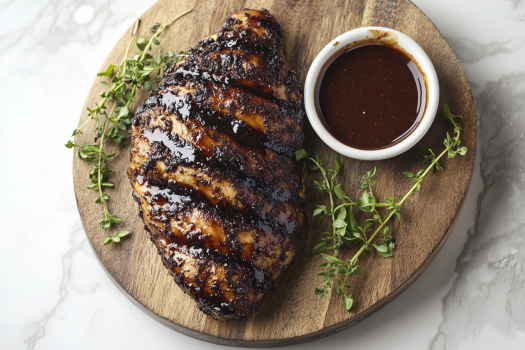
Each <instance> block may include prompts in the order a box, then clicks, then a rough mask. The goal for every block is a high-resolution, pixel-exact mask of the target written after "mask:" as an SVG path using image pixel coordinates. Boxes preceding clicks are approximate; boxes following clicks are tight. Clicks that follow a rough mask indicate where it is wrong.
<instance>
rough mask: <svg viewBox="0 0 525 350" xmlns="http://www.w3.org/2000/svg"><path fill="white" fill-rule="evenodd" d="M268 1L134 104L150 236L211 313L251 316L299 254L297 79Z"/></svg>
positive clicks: (137, 172)
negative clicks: (295, 156)
mask: <svg viewBox="0 0 525 350" xmlns="http://www.w3.org/2000/svg"><path fill="white" fill-rule="evenodd" d="M282 43H283V33H282V30H281V29H280V27H279V25H278V24H277V22H276V21H275V19H274V18H273V17H272V16H271V15H270V14H269V13H268V12H267V11H253V10H247V11H239V12H236V13H233V14H232V15H230V16H229V17H228V18H227V19H226V20H225V21H224V28H223V30H221V31H220V32H219V33H218V34H216V35H213V36H212V37H209V38H207V39H205V40H203V41H201V42H200V43H199V44H198V45H197V47H196V48H194V49H191V50H190V51H189V55H188V56H187V57H186V59H185V60H183V61H181V62H179V63H178V64H176V65H174V66H173V67H171V68H170V69H168V70H167V71H166V74H165V76H164V77H163V79H162V83H161V85H160V86H159V88H158V89H157V90H155V91H153V92H152V93H151V94H150V96H149V97H148V99H147V100H146V101H145V102H144V104H143V105H142V106H141V107H140V108H139V109H138V110H137V113H136V115H135V118H134V120H133V125H132V142H131V162H130V167H129V170H128V174H129V178H130V180H131V184H132V186H133V191H134V198H135V200H136V201H137V202H138V204H139V208H140V216H141V217H142V219H143V221H144V225H145V228H146V230H147V231H148V232H149V233H150V236H151V240H152V241H153V242H154V243H155V245H156V246H157V250H158V253H159V254H160V255H161V257H162V260H163V262H164V265H165V266H166V267H167V268H168V270H169V271H170V273H171V274H173V276H174V277H175V281H176V282H177V284H178V285H179V286H180V287H181V288H182V289H183V290H184V291H185V292H187V293H188V294H189V295H191V296H192V297H193V299H194V300H195V301H196V302H197V303H198V305H199V308H200V309H201V310H202V311H203V312H204V313H206V314H209V315H212V316H213V317H215V318H218V319H228V318H236V317H240V316H247V315H249V314H251V313H253V312H256V311H258V308H259V303H260V301H261V300H262V299H263V298H264V296H265V294H266V293H267V292H268V291H269V289H270V288H271V286H272V284H273V281H274V280H275V279H276V278H277V277H279V276H280V275H281V274H282V272H283V271H284V270H285V269H286V268H287V267H288V265H289V264H290V262H291V261H292V259H293V257H294V255H295V252H296V251H297V249H298V246H299V243H300V234H301V232H302V230H303V228H304V220H305V215H304V209H303V207H304V199H305V197H304V189H303V185H302V181H301V178H300V176H299V173H298V171H297V169H296V165H295V163H294V162H293V161H292V160H291V159H290V157H291V156H292V155H293V154H294V153H295V151H297V150H298V149H300V148H301V147H302V143H303V140H304V135H303V132H302V123H303V117H304V110H303V104H302V96H301V90H300V86H299V83H298V81H297V79H296V78H295V73H294V72H293V71H292V70H291V69H290V68H289V67H288V64H287V63H286V61H285V59H284V56H283V53H284V48H283V46H282Z"/></svg>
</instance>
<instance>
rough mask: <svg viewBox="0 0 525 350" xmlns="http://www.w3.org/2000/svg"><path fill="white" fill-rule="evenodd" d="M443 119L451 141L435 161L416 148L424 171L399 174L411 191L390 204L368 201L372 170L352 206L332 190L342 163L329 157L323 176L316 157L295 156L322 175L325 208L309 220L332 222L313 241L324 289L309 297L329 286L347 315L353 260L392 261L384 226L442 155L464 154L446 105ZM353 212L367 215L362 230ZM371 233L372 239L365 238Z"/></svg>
mask: <svg viewBox="0 0 525 350" xmlns="http://www.w3.org/2000/svg"><path fill="white" fill-rule="evenodd" d="M440 114H441V115H443V116H445V117H446V118H447V119H448V121H449V122H450V123H451V124H452V126H453V127H454V133H455V136H454V137H451V136H450V135H449V133H448V132H447V137H446V138H445V140H444V141H443V144H444V145H445V150H444V151H443V152H441V153H440V154H439V155H438V156H436V155H435V154H434V152H433V151H432V150H431V149H428V154H427V149H424V148H418V149H417V152H418V153H419V154H421V155H422V156H423V157H424V161H423V163H430V165H429V166H428V167H427V168H426V169H422V170H419V171H418V172H417V173H415V174H414V173H411V172H405V173H404V174H405V175H406V176H408V177H409V178H411V179H412V182H413V184H412V187H411V188H410V190H409V191H408V192H407V193H406V194H405V196H403V195H402V194H399V196H398V197H397V201H396V199H394V198H393V197H386V198H385V202H384V203H380V202H379V200H378V199H377V198H376V197H375V196H374V193H373V191H372V185H373V184H375V183H377V180H375V179H373V176H374V175H375V173H376V168H375V167H374V168H373V169H372V170H371V171H368V172H367V173H366V174H365V175H363V180H364V182H363V184H362V185H361V188H362V189H364V191H363V193H362V195H361V197H360V198H359V200H358V201H357V202H354V201H352V200H351V199H350V198H349V197H348V196H347V195H346V194H345V192H344V191H343V190H342V189H341V184H336V183H335V182H334V179H335V177H336V175H337V174H338V173H339V172H340V171H341V168H342V167H343V163H342V162H341V160H340V159H339V156H336V157H335V165H336V166H335V169H328V170H325V169H324V168H323V166H322V162H323V160H324V159H319V155H318V154H317V152H315V156H314V157H313V158H311V157H309V156H308V154H307V153H306V151H305V150H299V151H297V152H296V154H295V156H296V159H297V160H300V159H303V158H306V159H308V161H309V167H310V169H311V170H319V171H320V172H321V174H322V175H323V181H322V182H318V181H314V185H315V187H316V188H317V189H318V190H319V191H320V192H321V193H323V194H324V193H327V194H328V196H329V199H330V205H329V207H326V206H325V205H316V206H317V209H315V210H314V212H313V216H318V215H320V217H319V220H322V219H324V218H326V217H330V218H331V219H332V231H331V232H322V234H323V235H324V236H325V237H323V238H321V239H319V240H318V242H319V243H318V244H317V245H316V246H315V247H314V248H313V251H312V253H313V254H319V253H320V254H321V256H322V257H323V258H324V259H325V260H326V263H323V264H321V265H319V267H321V268H324V269H327V270H326V271H323V272H320V273H318V275H319V276H321V281H322V282H323V283H324V285H323V287H322V288H316V289H315V291H314V292H315V294H316V295H320V297H321V299H323V298H324V297H325V296H326V295H327V294H328V291H329V290H330V289H331V288H333V287H334V286H335V288H336V290H337V293H338V295H342V296H343V297H344V301H345V310H347V311H348V310H350V309H351V308H352V305H353V303H354V300H353V299H352V293H351V292H347V290H348V289H350V285H349V284H347V279H348V277H350V276H352V275H359V274H361V273H363V269H362V268H361V267H359V266H358V265H357V262H358V260H359V258H360V257H361V256H362V255H363V253H364V252H365V251H368V252H369V253H370V254H371V255H374V252H375V253H377V254H378V255H380V256H382V257H384V258H388V257H390V256H392V255H393V250H394V248H395V244H394V239H393V237H392V236H391V235H390V228H389V227H388V226H386V225H387V223H388V222H389V221H390V219H391V218H392V217H394V216H395V217H396V218H397V219H398V220H401V206H402V205H403V203H404V202H405V201H406V200H407V198H408V197H409V196H410V195H412V194H413V193H415V192H417V191H418V190H419V189H420V187H421V182H422V181H423V179H424V178H425V176H426V175H427V174H428V173H429V172H430V171H432V172H433V171H435V170H437V171H440V172H441V171H443V167H442V166H441V164H440V163H439V160H440V159H441V158H442V157H443V156H444V155H445V154H446V155H447V158H448V159H451V158H454V157H455V156H456V154H460V155H462V156H463V155H465V154H466V153H467V147H464V146H461V141H460V139H459V136H460V133H461V130H462V129H461V127H460V126H459V125H458V124H457V123H456V121H455V119H457V118H463V117H462V116H460V115H453V114H452V113H450V110H449V108H448V105H447V104H445V105H444V106H443V112H442V113H440ZM334 195H335V196H336V197H337V198H338V199H339V204H337V205H336V203H335V202H334ZM354 206H357V207H359V209H360V210H361V211H363V212H366V213H371V214H372V218H369V219H367V220H366V222H365V225H364V226H360V225H359V224H358V222H357V221H356V219H355V217H354V215H353V211H352V210H353V207H354ZM378 208H383V209H384V210H387V211H388V212H387V214H386V215H385V216H384V217H381V214H380V213H379V211H378ZM370 232H372V234H369V233H370ZM379 232H382V238H381V241H380V242H379V241H374V239H375V238H376V235H377V234H378V233H379ZM357 244H361V247H360V248H359V250H358V251H357V253H355V255H354V256H353V257H352V258H348V259H346V261H342V260H340V259H339V258H338V256H339V249H340V248H341V247H343V246H345V247H347V248H351V247H353V246H355V245H357ZM328 250H332V251H333V254H332V255H328V254H325V253H323V252H325V251H328Z"/></svg>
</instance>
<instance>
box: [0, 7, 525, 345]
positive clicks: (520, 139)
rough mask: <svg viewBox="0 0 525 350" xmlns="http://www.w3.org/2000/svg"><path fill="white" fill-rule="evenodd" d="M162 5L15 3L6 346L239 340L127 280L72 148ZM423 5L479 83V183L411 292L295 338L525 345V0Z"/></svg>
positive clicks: (475, 87)
mask: <svg viewBox="0 0 525 350" xmlns="http://www.w3.org/2000/svg"><path fill="white" fill-rule="evenodd" d="M153 2H154V1H153V0H112V1H110V0H40V1H37V0H17V1H14V0H12V1H9V0H0V47H1V48H2V51H1V53H0V67H2V69H0V82H2V83H1V86H0V91H1V93H0V95H1V96H3V97H2V101H4V102H3V103H2V113H1V116H0V118H1V119H0V121H1V123H2V124H1V127H0V144H1V148H0V149H1V150H2V151H3V154H2V155H3V156H2V158H3V161H2V166H1V167H2V171H1V172H0V183H1V184H2V185H3V188H4V189H3V191H2V201H1V202H0V207H1V209H0V219H1V222H2V226H3V229H2V240H3V241H2V244H1V245H0V273H1V278H2V287H1V288H0V315H1V317H0V348H1V349H53V350H54V349H121V348H126V349H144V348H163V349H172V348H179V349H181V348H184V347H189V348H198V349H222V348H223V347H219V346H217V345H213V344H208V343H204V342H201V341H198V340H195V339H192V338H189V337H186V336H183V335H181V334H179V333H176V332H174V331H172V330H170V329H168V328H166V327H164V326H162V325H160V324H159V323H157V322H156V321H154V320H153V319H151V318H150V317H149V316H147V315H145V314H144V313H142V312H141V311H140V310H139V309H138V308H136V307H135V306H133V305H132V304H131V303H130V302H129V301H128V300H127V299H126V298H125V297H124V295H122V294H121V292H119V291H118V290H117V288H115V286H114V285H113V284H112V282H111V281H110V279H109V278H108V276H107V275H106V273H105V272H104V270H103V269H102V267H101V265H100V264H99V262H98V261H97V259H96V258H95V256H94V255H93V252H92V250H91V248H90V246H89V243H88V242H87V239H86V236H85V234H84V231H83V229H82V224H81V222H80V218H79V216H78V212H77V208H76V203H75V198H74V194H73V184H72V176H71V153H70V152H68V151H67V150H66V149H65V148H64V146H63V143H64V142H65V141H66V139H67V136H68V134H70V132H71V130H73V129H74V128H75V127H76V125H77V121H78V113H79V109H80V106H82V104H83V102H84V98H85V95H86V93H87V91H88V89H89V87H90V85H91V83H92V81H93V77H94V75H95V74H96V73H97V71H98V69H99V68H100V65H101V62H102V60H103V58H104V56H105V55H104V54H102V56H101V53H105V52H106V53H107V52H109V51H110V49H111V48H112V47H113V45H114V44H115V42H116V41H117V39H118V38H119V37H120V36H121V35H122V33H123V32H124V31H125V29H126V28H128V27H129V26H130V25H131V24H132V23H133V21H134V20H135V18H136V17H137V16H139V15H140V14H141V13H143V12H144V11H145V10H146V9H147V8H148V7H149V6H150V5H151V4H152V3H153ZM414 2H415V4H416V5H418V6H419V7H420V8H421V9H422V10H423V11H424V12H425V13H426V14H427V15H428V16H429V17H430V19H431V20H432V21H433V22H434V23H435V24H436V26H437V27H438V28H439V30H440V31H441V32H442V33H443V34H444V36H445V37H446V39H447V40H448V42H449V43H450V45H451V46H452V48H453V49H454V51H455V52H456V54H457V55H458V57H459V59H460V61H461V63H462V64H463V67H464V69H465V71H466V74H467V77H468V79H469V81H470V84H471V87H472V92H473V94H474V98H475V101H476V110H477V115H478V120H479V129H478V130H479V143H478V145H479V146H478V147H479V148H478V153H477V163H476V167H475V173H474V178H473V182H472V186H471V189H470V192H469V194H468V197H467V199H466V203H465V205H464V208H463V211H462V212H461V215H460V217H459V219H458V221H457V224H456V226H455V228H454V230H453V232H452V233H451V235H450V238H449V239H448V241H447V242H446V243H445V245H444V247H443V249H442V251H441V252H440V253H439V255H438V256H437V258H436V259H435V260H434V262H433V263H432V264H431V266H430V267H429V268H428V269H427V270H426V271H425V272H424V273H423V274H422V276H421V277H420V278H419V279H418V280H417V281H416V282H415V283H414V284H413V285H412V286H411V287H410V288H408V290H407V291H406V292H405V293H403V294H402V295H401V296H400V297H399V298H397V299H396V300H394V301H393V302H392V303H390V304H388V305H387V306H386V307H384V308H383V309H381V310H380V311H378V312H377V313H375V314H374V315H372V316H370V317H369V318H367V319H365V320H364V321H362V322H360V323H359V324H357V325H355V326H353V327H350V328H349V329H347V330H345V331H342V332H340V333H338V334H335V335H333V336H330V337H328V338H325V339H321V340H317V341H314V342H311V343H307V344H302V345H297V346H293V347H292V348H296V349H318V348H320V347H324V348H331V349H348V348H354V349H379V348H389V349H476V350H478V349H496V348H501V349H524V348H525V278H524V277H523V276H522V271H523V267H524V264H525V255H524V253H523V251H525V234H524V233H525V215H524V214H523V208H522V205H525V192H524V189H525V176H524V175H523V174H524V173H525V162H524V155H525V1H523V0H500V1H496V0H441V1H435V0H415V1H414ZM71 77H74V79H72V78H71ZM43 133H44V134H43ZM24 135H25V136H24ZM42 135H45V137H42ZM520 252H521V253H520Z"/></svg>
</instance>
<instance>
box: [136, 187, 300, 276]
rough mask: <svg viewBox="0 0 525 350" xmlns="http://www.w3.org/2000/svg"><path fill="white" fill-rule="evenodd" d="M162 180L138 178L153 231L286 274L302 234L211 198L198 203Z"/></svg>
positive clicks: (176, 242)
mask: <svg viewBox="0 0 525 350" xmlns="http://www.w3.org/2000/svg"><path fill="white" fill-rule="evenodd" d="M159 185H160V186H159ZM161 186H162V185H161V183H159V182H158V181H155V182H152V183H148V182H145V183H143V184H142V185H140V184H138V183H136V184H135V185H134V189H135V191H136V193H137V194H139V205H140V206H141V208H142V210H143V212H144V213H145V214H146V217H147V220H148V223H149V226H150V228H153V229H152V231H154V232H155V233H159V234H161V233H162V234H164V235H166V236H167V237H168V238H169V239H170V240H171V241H172V242H173V244H174V245H176V246H192V247H195V248H202V249H205V250H206V251H207V252H212V253H214V254H217V255H221V256H224V257H232V256H234V257H237V258H238V259H239V260H240V261H243V262H245V263H250V264H252V265H254V266H255V267H256V268H257V269H259V270H261V271H264V272H265V274H269V275H270V276H275V275H276V274H277V275H278V274H280V272H281V270H282V269H283V267H284V266H285V265H287V264H289V263H290V261H291V258H292V256H293V253H294V247H293V245H292V243H293V242H295V241H296V240H297V239H298V236H297V235H290V234H286V233H284V232H282V230H281V227H279V225H275V223H272V222H269V221H267V220H264V219H261V218H256V217H253V218H251V219H250V218H246V217H244V218H239V217H235V215H233V214H232V213H229V212H225V211H221V210H220V209H217V208H213V207H211V206H209V205H208V204H206V203H195V201H193V199H192V198H190V197H188V196H185V195H180V194H177V193H176V192H175V191H173V190H172V189H170V188H163V187H161ZM281 254H284V255H285V259H284V260H282V259H281Z"/></svg>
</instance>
